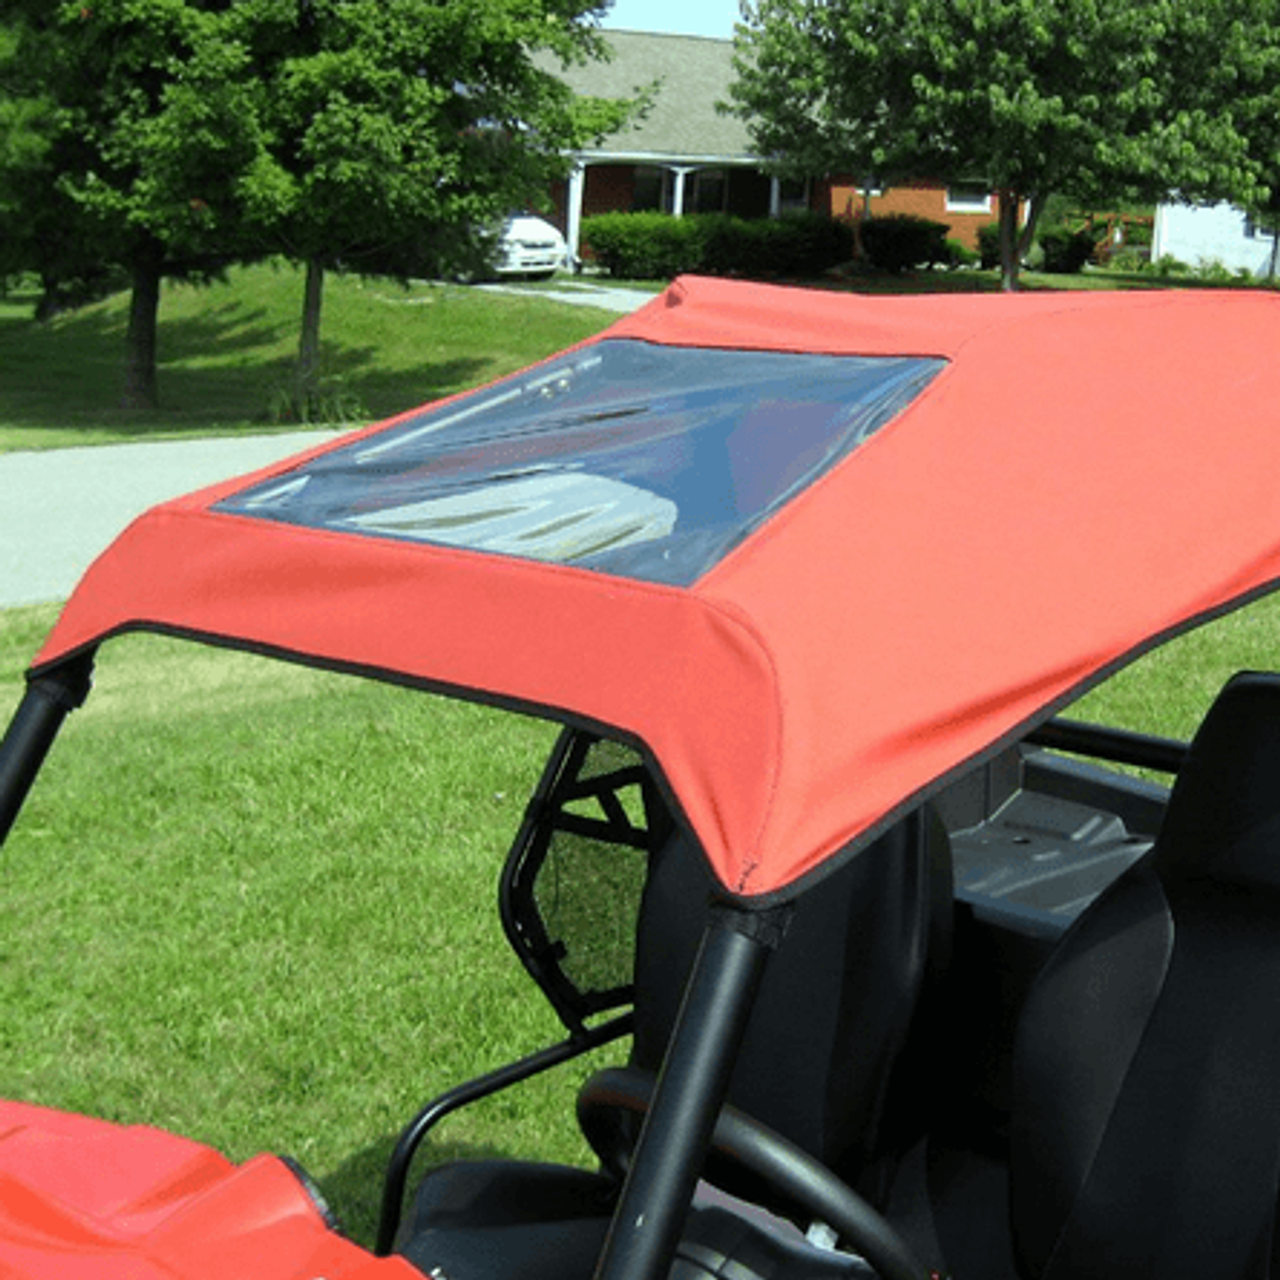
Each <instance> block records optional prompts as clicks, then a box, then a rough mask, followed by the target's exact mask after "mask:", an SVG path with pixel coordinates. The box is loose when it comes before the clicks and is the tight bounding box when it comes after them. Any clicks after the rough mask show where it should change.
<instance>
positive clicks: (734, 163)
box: [544, 31, 998, 258]
mask: <svg viewBox="0 0 1280 1280" xmlns="http://www.w3.org/2000/svg"><path fill="white" fill-rule="evenodd" d="M606 36H607V39H608V41H609V44H610V45H611V46H612V47H613V50H614V55H615V56H614V58H613V61H612V62H607V63H606V62H590V63H587V64H586V65H584V66H575V67H569V68H561V67H559V66H557V65H553V64H552V63H549V62H544V65H546V66H547V67H548V69H552V70H555V71H556V73H557V74H558V75H560V76H561V77H562V78H563V79H564V80H565V81H566V83H568V84H569V85H570V87H571V88H573V89H574V91H575V92H577V93H579V94H582V95H584V96H589V97H599V98H626V97H634V96H636V94H637V93H638V92H639V91H640V90H641V89H643V88H644V87H645V86H648V85H651V84H653V83H654V82H655V81H657V82H658V85H657V89H656V91H655V94H654V98H653V104H652V106H651V108H650V110H649V111H648V113H647V114H646V115H645V117H644V118H643V119H642V120H639V121H638V122H636V123H635V124H633V125H631V126H629V127H627V128H625V129H623V130H621V131H620V132H618V133H616V134H613V135H611V136H610V137H608V138H605V139H604V140H603V141H602V142H601V143H600V144H599V145H598V146H596V147H592V148H589V149H586V150H583V151H581V152H579V153H577V154H576V155H575V156H574V157H573V162H574V163H573V169H572V171H571V173H570V176H569V179H568V181H567V182H563V183H560V184H558V185H557V187H556V188H555V190H554V191H553V198H554V201H555V208H556V211H555V214H554V217H553V220H554V221H556V222H557V223H558V225H559V226H560V229H561V230H562V231H563V232H564V235H565V239H566V240H567V241H568V244H569V249H570V252H571V254H573V256H574V257H575V258H576V257H577V252H578V246H579V243H580V240H581V229H582V219H583V218H584V217H590V216H591V215H592V214H597V213H606V212H613V211H615V210H625V211H639V210H650V209H652V210H663V211H665V212H667V213H672V214H674V215H676V216H677V217H678V216H681V215H683V214H685V213H709V212H725V213H733V214H738V215H739V216H741V217H747V218H763V217H770V216H773V217H777V216H778V215H779V214H781V213H784V212H785V211H787V210H789V209H812V210H815V211H818V212H822V213H828V214H830V215H832V216H834V217H849V218H855V217H862V216H868V215H870V216H883V215H885V214H891V213H911V214H917V215H919V216H922V217H926V218H931V219H933V220H934V221H935V222H942V223H945V224H946V225H947V226H948V227H949V228H950V231H949V234H950V235H951V236H953V237H954V238H955V239H957V240H959V241H961V242H962V243H964V244H967V245H969V246H970V247H973V246H975V245H976V244H977V235H978V228H979V227H981V226H983V225H984V224H986V223H988V222H991V221H993V220H994V219H995V218H996V217H997V215H998V206H997V198H996V196H995V195H994V194H993V193H991V192H989V191H986V190H985V189H983V188H979V187H975V186H973V185H967V186H950V187H949V186H947V185H946V184H945V183H942V182H929V181H920V182H911V183H906V184H901V185H899V186H896V187H893V188H889V189H886V190H878V189H871V190H870V191H868V192H866V193H865V194H864V191H863V189H862V187H861V186H860V184H859V183H858V182H857V181H856V180H854V179H852V178H848V177H816V176H815V177H813V178H810V179H806V180H804V181H796V182H784V181H781V180H779V179H777V178H773V177H770V176H769V175H768V174H766V173H764V172H762V170H761V167H760V163H761V162H760V157H759V156H757V155H755V154H754V153H753V151H752V149H751V140H750V138H749V136H748V134H747V129H746V126H745V125H744V124H743V122H742V121H741V120H739V119H738V118H737V117H736V116H730V115H725V114H722V113H721V112H720V111H718V110H717V109H716V104H717V103H719V102H725V101H727V100H728V98H729V85H730V83H731V82H732V80H733V74H734V73H733V42H732V41H731V40H716V39H711V38H708V37H705V36H680V35H659V34H651V33H648V32H640V31H610V32H607V33H606Z"/></svg>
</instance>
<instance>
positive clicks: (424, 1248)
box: [396, 1160, 618, 1280]
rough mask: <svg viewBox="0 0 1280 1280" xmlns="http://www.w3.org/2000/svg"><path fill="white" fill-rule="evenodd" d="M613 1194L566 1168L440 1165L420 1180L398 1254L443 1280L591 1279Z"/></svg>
mask: <svg viewBox="0 0 1280 1280" xmlns="http://www.w3.org/2000/svg"><path fill="white" fill-rule="evenodd" d="M617 1194H618V1186H617V1183H615V1182H614V1181H613V1180H612V1179H610V1178H607V1177H605V1176H603V1175H601V1174H594V1173H587V1172H585V1171H584V1170H582V1169H573V1168H569V1167H567V1166H565V1165H546V1164H526V1163H521V1162H518V1161H508V1160H482V1161H476V1162H474V1163H462V1162H459V1163H455V1164H449V1165H445V1166H443V1167H442V1168H439V1169H436V1170H433V1171H432V1172H430V1173H428V1174H427V1175H426V1177H425V1178H423V1180H422V1184H421V1186H420V1187H419V1188H418V1193H417V1195H416V1196H415V1198H414V1203H413V1210H412V1212H411V1214H410V1215H409V1217H408V1219H407V1220H406V1222H405V1223H404V1224H403V1226H402V1227H401V1229H400V1235H399V1237H398V1239H397V1242H396V1252H397V1253H400V1254H402V1255H403V1256H404V1257H406V1258H408V1259H409V1261H410V1262H412V1263H413V1264H414V1265H415V1266H416V1267H418V1269H419V1270H421V1271H422V1272H424V1273H425V1274H427V1275H432V1274H443V1275H445V1276H448V1277H449V1280H510V1277H512V1276H519V1277H520V1278H521V1280H576V1278H577V1277H582V1280H590V1276H591V1274H592V1272H593V1271H594V1270H595V1265H596V1260H597V1258H598V1257H599V1255H600V1250H601V1248H602V1247H603V1245H604V1237H605V1232H606V1231H607V1230H608V1227H609V1217H610V1214H611V1213H612V1211H613V1205H614V1202H615V1200H616V1199H617Z"/></svg>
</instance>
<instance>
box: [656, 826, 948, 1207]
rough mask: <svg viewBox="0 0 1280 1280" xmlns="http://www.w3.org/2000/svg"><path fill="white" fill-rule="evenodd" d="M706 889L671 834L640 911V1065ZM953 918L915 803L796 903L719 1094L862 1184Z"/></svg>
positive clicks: (935, 829) (662, 1042)
mask: <svg viewBox="0 0 1280 1280" xmlns="http://www.w3.org/2000/svg"><path fill="white" fill-rule="evenodd" d="M714 892H715V886H714V883H713V880H712V877H711V873H710V872H709V870H708V869H707V867H706V864H705V861H704V860H703V858H702V857H701V856H700V854H699V853H698V852H697V850H695V849H693V848H691V846H690V844H689V842H688V841H687V838H686V837H685V836H683V835H682V834H681V833H679V832H678V831H673V832H672V833H671V835H670V836H669V837H668V839H667V841H666V843H665V844H664V845H663V847H662V848H661V849H659V850H658V851H657V852H656V853H655V855H654V857H653V864H652V869H651V872H650V875H649V879H648V881H647V883H646V886H645V891H644V897H643V899H642V901H641V907H640V918H639V923H638V928H637V942H636V964H635V1017H636V1027H635V1040H634V1046H633V1054H632V1062H633V1063H634V1064H635V1065H637V1066H640V1067H644V1068H646V1069H648V1070H652V1071H656V1070H657V1069H658V1067H659V1065H660V1064H661V1061H662V1056H663V1053H664V1051H665V1049H666V1045H667V1040H668V1038H669V1036H670V1034H671V1031H672V1028H673V1026H674V1024H675V1020H676V1015H677V1012H678V1010H679V1005H680V1000H681V996H682V994H683V992H684V986H685V980H686V978H687V976H688V973H689V970H690V967H691V965H692V962H693V958H694V955H695V953H696V951H697V947H698V943H699V940H700V939H701V936H702V931H703V929H704V927H705V925H706V921H707V908H708V905H709V903H710V901H711V899H712V895H713V893H714ZM950 919H951V868H950V858H949V852H948V843H947V837H946V831H945V829H944V828H943V827H942V825H941V822H940V821H939V820H938V819H937V817H936V815H935V814H933V812H932V811H931V810H930V809H927V808H926V809H922V810H918V811H916V812H915V813H913V814H911V815H909V816H908V817H906V818H904V819H903V820H901V821H900V822H899V823H897V824H896V825H895V826H894V827H893V828H891V829H890V830H889V832H888V833H887V834H885V835H884V836H882V837H881V838H880V839H879V840H877V841H876V842H875V843H874V844H872V845H871V846H869V847H868V848H866V849H864V850H863V851H862V852H861V853H859V854H858V855H856V856H854V857H851V858H849V859H848V860H847V861H846V862H845V863H844V864H843V865H841V866H839V867H838V869H837V870H835V871H834V872H832V873H831V874H829V875H828V876H826V877H825V878H824V879H822V880H821V881H820V882H819V883H817V884H816V885H814V886H813V887H812V888H811V889H810V890H808V891H807V892H805V893H804V894H803V895H802V896H801V897H800V898H799V899H798V900H797V902H796V908H795V912H794V915H793V917H792V920H791V924H790V927H789V929H788V931H787V934H786V937H785V938H784V939H783V941H782V943H781V945H780V946H779V948H778V950H777V952H776V953H775V954H774V955H773V956H772V957H771V958H770V960H769V965H768V967H767V968H766V970H765V976H764V979H763V983H762V986H761V989H760V992H759V994H758V996H757V998H756V1001H755V1005H754V1007H753V1011H752V1015H751V1021H750V1023H749V1025H748V1028H747V1033H746V1039H745V1041H744V1043H743V1046H742V1049H741V1051H740V1053H739V1056H738V1060H737V1065H736V1067H735V1069H734V1073H733V1076H732V1079H731V1082H730V1086H729V1101H730V1102H732V1103H733V1104H734V1105H736V1106H738V1107H739V1108H741V1109H742V1110H744V1111H746V1112H747V1113H748V1114H750V1115H752V1116H754V1117H755V1118H756V1119H758V1120H761V1121H763V1122H764V1123H765V1124H767V1125H769V1126H771V1127H772V1128H774V1129H776V1130H778V1131H779V1132H781V1133H782V1134H783V1135H785V1136H786V1137H788V1138H790V1139H791V1140H792V1141H793V1142H796V1143H797V1144H799V1145H800V1146H801V1147H803V1148H804V1149H805V1150H806V1151H808V1152H809V1153H810V1154H811V1155H814V1156H816V1157H817V1158H818V1159H819V1160H822V1161H823V1162H824V1163H825V1164H827V1165H828V1166H830V1167H832V1168H833V1169H836V1170H837V1171H838V1172H840V1173H842V1174H843V1175H844V1176H845V1177H846V1179H847V1180H849V1181H851V1182H855V1183H857V1182H861V1183H863V1188H864V1190H865V1189H868V1188H867V1187H866V1182H865V1179H864V1174H866V1173H867V1172H868V1170H869V1168H870V1166H871V1165H872V1163H873V1162H874V1161H875V1160H876V1158H877V1156H878V1155H879V1153H880V1145H881V1141H882V1138H883V1137H884V1135H885V1133H886V1131H887V1128H888V1123H887V1117H886V1115H885V1105H886V1098H887V1096H888V1093H889V1087H890V1082H891V1079H892V1077H893V1074H894V1071H895V1068H896V1066H897V1065H898V1063H899V1062H900V1060H901V1056H902V1052H903V1049H904V1046H905V1045H906V1044H907V1040H908V1036H909V1033H910V1031H911V1028H912V1023H913V1019H914V1018H915V1017H916V1015H917V1013H918V1011H919V1009H920V1005H921V1000H922V995H923V993H924V992H925V989H926V987H927V985H928V981H929V977H930V974H931V973H932V972H933V971H934V969H942V968H945V963H946V956H945V954H944V953H945V950H946V948H947V946H948V945H949V938H950ZM895 1092H896V1091H895ZM906 1092H909V1091H904V1095H905V1093H906ZM916 1102H917V1104H918V1102H919V1099H918V1097H917V1098H916ZM872 1193H873V1194H874V1192H872Z"/></svg>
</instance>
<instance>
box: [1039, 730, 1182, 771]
mask: <svg viewBox="0 0 1280 1280" xmlns="http://www.w3.org/2000/svg"><path fill="white" fill-rule="evenodd" d="M1026 740H1027V741H1028V742H1030V743H1031V744H1032V745H1034V746H1037V747H1048V748H1050V749H1051V750H1053V751H1066V752H1069V753H1071V754H1072V755H1080V756H1089V757H1091V758H1092V759H1095V760H1109V761H1111V762H1112V763H1113V764H1128V765H1133V766H1135V767H1136V768H1139V769H1154V770H1156V771H1157V772H1160V773H1177V772H1178V770H1179V769H1181V768H1182V764H1183V761H1184V760H1186V758H1187V744H1186V743H1185V742H1179V741H1178V740H1177V739H1176V738H1158V737H1156V736H1154V735H1153V734H1149V733H1137V732H1135V731H1134V730H1132V729H1113V728H1112V727H1111V726H1109V725H1102V724H1088V723H1086V722H1085V721H1083V720H1065V719H1063V718H1062V717H1061V716H1054V718H1053V719H1052V720H1047V721H1045V723H1044V724H1042V725H1041V726H1040V727H1039V728H1038V729H1033V730H1032V731H1031V732H1030V733H1029V734H1027V738H1026Z"/></svg>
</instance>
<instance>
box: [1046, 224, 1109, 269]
mask: <svg viewBox="0 0 1280 1280" xmlns="http://www.w3.org/2000/svg"><path fill="white" fill-rule="evenodd" d="M1096 247H1097V246H1096V245H1095V243H1094V239H1093V236H1092V235H1090V234H1089V232H1087V231H1070V230H1068V229H1067V228H1066V227H1051V228H1050V229H1049V230H1048V231H1042V232H1041V233H1040V248H1041V251H1042V252H1043V253H1044V270H1045V271H1048V272H1050V273H1052V274H1054V275H1061V276H1071V275H1075V274H1076V273H1077V272H1079V271H1081V270H1082V269H1083V268H1084V264H1085V263H1086V262H1088V261H1089V259H1090V258H1092V257H1093V251H1094V249H1095V248H1096Z"/></svg>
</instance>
